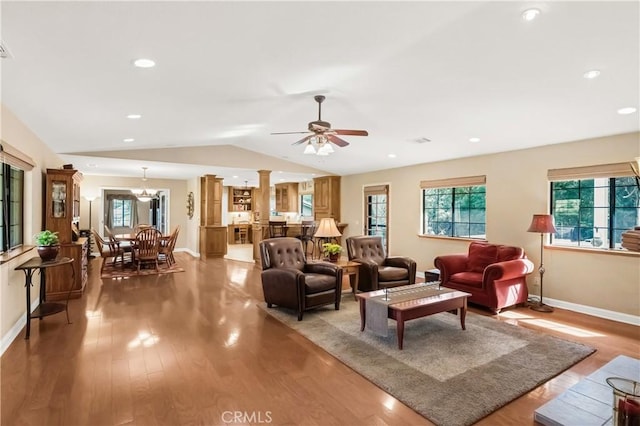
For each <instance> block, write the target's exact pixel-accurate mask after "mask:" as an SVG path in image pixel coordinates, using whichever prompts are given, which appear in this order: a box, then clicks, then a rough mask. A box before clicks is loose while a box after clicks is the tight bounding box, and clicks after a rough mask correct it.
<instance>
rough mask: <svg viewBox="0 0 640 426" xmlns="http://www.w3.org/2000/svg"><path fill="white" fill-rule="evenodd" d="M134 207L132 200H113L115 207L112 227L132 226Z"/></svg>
mask: <svg viewBox="0 0 640 426" xmlns="http://www.w3.org/2000/svg"><path fill="white" fill-rule="evenodd" d="M132 208H133V202H132V200H122V199H115V200H113V207H112V210H111V227H113V228H117V227H130V226H131V224H132V221H131V209H132Z"/></svg>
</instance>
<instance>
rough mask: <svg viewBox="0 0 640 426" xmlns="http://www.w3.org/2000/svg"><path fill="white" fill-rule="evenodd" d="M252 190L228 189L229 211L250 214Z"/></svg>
mask: <svg viewBox="0 0 640 426" xmlns="http://www.w3.org/2000/svg"><path fill="white" fill-rule="evenodd" d="M252 205H253V188H236V187H233V186H230V187H229V211H230V212H250V211H252V210H253V209H252V208H251V207H252Z"/></svg>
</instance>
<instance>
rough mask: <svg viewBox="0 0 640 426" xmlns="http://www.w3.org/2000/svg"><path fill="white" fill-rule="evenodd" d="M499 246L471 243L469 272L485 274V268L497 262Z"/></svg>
mask: <svg viewBox="0 0 640 426" xmlns="http://www.w3.org/2000/svg"><path fill="white" fill-rule="evenodd" d="M497 255H498V246H496V245H493V244H482V243H471V245H470V246H469V270H470V271H472V272H484V268H486V267H487V266H489V265H490V264H492V263H495V262H496V259H497Z"/></svg>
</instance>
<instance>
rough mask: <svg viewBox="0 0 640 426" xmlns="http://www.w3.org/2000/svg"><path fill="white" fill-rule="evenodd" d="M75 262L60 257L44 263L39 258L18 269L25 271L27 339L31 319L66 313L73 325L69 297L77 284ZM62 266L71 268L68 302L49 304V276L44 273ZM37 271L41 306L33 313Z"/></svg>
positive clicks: (28, 261)
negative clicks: (34, 284) (47, 288)
mask: <svg viewBox="0 0 640 426" xmlns="http://www.w3.org/2000/svg"><path fill="white" fill-rule="evenodd" d="M73 261H74V259H72V258H70V257H59V258H57V259H55V260H49V261H46V262H44V261H43V260H42V259H40V258H39V257H32V258H31V259H29V260H27V261H26V262H24V263H23V264H22V265H20V266H18V267H16V271H23V272H24V278H25V283H24V286H25V288H26V290H27V291H26V292H27V332H26V335H25V336H24V338H25V339H28V338H29V334H30V333H31V319H32V318H40V319H42V318H44V317H46V316H49V315H53V314H57V313H59V312H62V311H65V312H66V314H67V323H69V324H71V321H69V310H68V305H69V297H70V296H71V292H72V291H73V283H74V282H75V271H74V269H73ZM62 265H70V266H71V274H72V278H71V282H70V283H69V292H68V293H67V300H66V302H65V303H56V302H47V300H46V298H47V296H46V287H47V282H46V280H47V274H45V273H44V269H47V268H53V267H56V266H62ZM36 270H37V271H39V273H40V304H39V305H38V307H37V308H36V309H35V310H34V311H33V312H31V287H32V286H33V274H34V273H35V272H36Z"/></svg>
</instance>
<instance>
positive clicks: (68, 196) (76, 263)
mask: <svg viewBox="0 0 640 426" xmlns="http://www.w3.org/2000/svg"><path fill="white" fill-rule="evenodd" d="M81 182H82V173H80V172H78V171H77V170H73V169H47V176H46V184H45V191H46V194H45V229H48V230H50V231H53V232H57V233H58V238H59V239H60V252H59V254H58V256H60V257H70V258H72V259H73V265H72V266H73V271H72V270H71V268H47V270H46V272H45V273H46V274H47V279H46V282H47V284H46V287H47V288H46V298H47V300H61V299H64V298H66V297H67V292H68V290H69V285H70V284H71V283H72V285H73V290H72V292H71V297H72V298H78V297H80V296H82V292H83V291H84V287H85V285H86V284H87V257H88V256H87V255H88V250H89V244H88V240H87V238H78V236H79V235H78V223H79V222H80V183H81Z"/></svg>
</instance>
